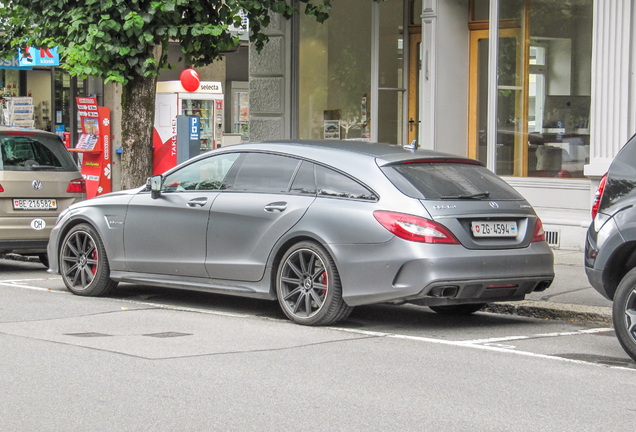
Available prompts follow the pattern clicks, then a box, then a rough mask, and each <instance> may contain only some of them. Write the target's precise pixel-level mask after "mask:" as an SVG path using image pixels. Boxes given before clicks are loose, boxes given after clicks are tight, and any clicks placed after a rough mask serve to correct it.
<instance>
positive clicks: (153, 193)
mask: <svg viewBox="0 0 636 432" xmlns="http://www.w3.org/2000/svg"><path fill="white" fill-rule="evenodd" d="M148 181H149V182H150V197H151V198H152V199H157V198H159V197H160V196H161V187H162V186H163V177H162V176H160V175H156V176H152V177H148Z"/></svg>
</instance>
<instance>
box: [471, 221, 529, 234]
mask: <svg viewBox="0 0 636 432" xmlns="http://www.w3.org/2000/svg"><path fill="white" fill-rule="evenodd" d="M470 227H471V229H472V231H473V236H475V237H516V236H517V233H518V232H517V222H510V221H498V222H492V221H475V222H472V223H471V226H470Z"/></svg>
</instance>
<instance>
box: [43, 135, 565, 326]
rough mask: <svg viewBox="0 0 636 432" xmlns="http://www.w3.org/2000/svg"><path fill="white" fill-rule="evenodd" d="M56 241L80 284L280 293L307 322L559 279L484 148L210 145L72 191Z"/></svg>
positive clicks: (496, 293) (83, 287)
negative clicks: (131, 185) (468, 154)
mask: <svg viewBox="0 0 636 432" xmlns="http://www.w3.org/2000/svg"><path fill="white" fill-rule="evenodd" d="M48 252H49V256H50V257H51V258H52V259H51V271H54V272H59V273H60V274H61V275H62V278H63V280H64V283H65V284H66V286H67V287H68V289H69V290H70V291H72V292H73V293H75V294H78V295H103V294H106V293H108V292H109V291H110V290H112V289H113V288H114V287H115V286H116V285H117V283H118V282H132V283H143V284H150V285H156V286H163V287H172V288H183V289H190V290H199V291H208V292H215V293H227V294H233V295H241V296H249V297H257V298H264V299H272V300H274V299H278V302H279V303H280V306H281V308H282V310H283V311H284V313H285V314H286V315H287V316H288V317H289V318H290V319H291V320H293V321H295V322H297V323H299V324H307V325H327V324H332V323H334V322H337V321H339V320H342V319H345V318H346V317H347V316H348V315H349V314H350V312H351V310H352V308H353V307H354V306H357V305H365V304H372V303H380V302H392V303H402V302H407V301H413V302H417V303H418V304H422V305H426V306H430V307H431V308H432V309H433V310H435V311H436V312H439V313H456V314H461V313H471V312H474V311H476V310H479V309H480V308H481V307H482V306H483V305H484V304H485V303H487V302H494V301H510V300H522V299H523V298H524V297H525V295H526V294H528V293H531V292H533V291H542V290H545V289H546V288H547V287H548V286H549V285H550V284H551V282H552V280H553V278H554V270H553V256H552V252H551V250H550V248H549V246H548V244H547V243H546V241H545V234H544V232H543V228H542V226H541V221H540V220H539V218H538V217H537V215H536V214H535V212H534V210H533V209H532V207H531V206H530V205H529V204H528V202H527V201H526V200H525V199H524V198H523V197H522V196H520V195H519V194H518V193H517V192H516V191H515V190H514V189H512V188H511V187H510V186H508V184H507V183H505V182H504V181H503V180H501V179H500V178H499V177H497V176H496V175H494V174H493V173H492V172H491V171H489V170H488V169H486V168H485V167H484V166H483V165H482V164H481V163H480V162H477V161H475V160H472V159H467V158H461V157H456V156H451V155H447V154H443V153H438V152H432V151H425V150H409V149H404V148H402V147H398V146H394V145H388V144H371V143H364V142H346V141H328V142H302V141H301V142H270V143H260V144H245V145H239V146H232V147H228V148H222V149H219V150H215V151H212V152H209V153H206V154H204V155H201V156H198V157H196V158H193V159H191V160H189V161H187V162H185V163H183V164H181V165H180V166H177V167H176V168H174V169H172V170H170V171H168V172H166V173H165V174H163V175H162V176H154V177H151V178H150V179H149V181H148V184H147V185H146V186H145V187H140V188H138V189H134V190H128V191H122V192H116V193H111V194H108V195H103V196H99V197H97V198H94V199H92V200H90V201H86V202H82V203H78V204H75V205H73V206H71V207H70V208H69V209H68V210H67V211H65V212H64V213H63V214H61V215H60V217H59V219H58V221H57V224H56V226H55V228H54V229H53V231H52V233H51V238H50V242H49V248H48Z"/></svg>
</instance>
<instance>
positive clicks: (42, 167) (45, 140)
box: [0, 135, 77, 171]
mask: <svg viewBox="0 0 636 432" xmlns="http://www.w3.org/2000/svg"><path fill="white" fill-rule="evenodd" d="M0 152H1V153H2V162H1V165H0V170H4V171H47V170H48V171H76V170H77V168H76V167H75V164H74V163H73V159H72V158H71V156H70V155H69V154H68V151H67V150H66V148H64V146H63V145H62V143H61V142H59V141H58V140H56V139H54V138H49V137H36V136H34V137H27V136H13V135H9V136H6V135H4V136H2V138H0Z"/></svg>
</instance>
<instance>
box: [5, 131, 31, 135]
mask: <svg viewBox="0 0 636 432" xmlns="http://www.w3.org/2000/svg"><path fill="white" fill-rule="evenodd" d="M4 134H5V135H16V136H35V132H26V131H7V132H5V133H4Z"/></svg>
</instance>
